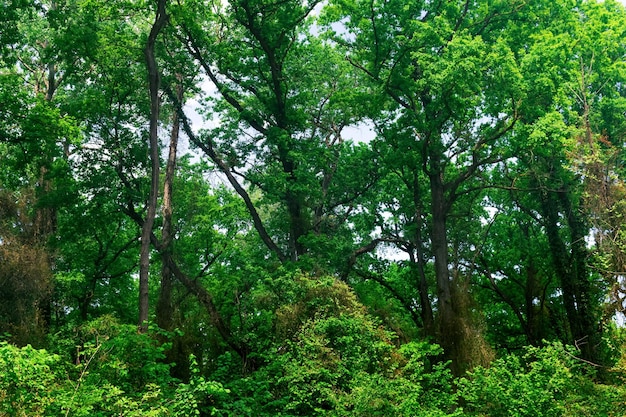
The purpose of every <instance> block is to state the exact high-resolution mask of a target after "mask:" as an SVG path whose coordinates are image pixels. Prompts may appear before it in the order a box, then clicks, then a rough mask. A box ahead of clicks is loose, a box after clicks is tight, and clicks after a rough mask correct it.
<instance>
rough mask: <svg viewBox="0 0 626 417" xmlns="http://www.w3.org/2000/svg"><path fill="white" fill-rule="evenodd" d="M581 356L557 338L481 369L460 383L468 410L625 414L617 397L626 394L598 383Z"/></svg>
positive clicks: (494, 413)
mask: <svg viewBox="0 0 626 417" xmlns="http://www.w3.org/2000/svg"><path fill="white" fill-rule="evenodd" d="M577 355H578V352H577V351H576V349H574V348H573V347H571V346H564V345H562V344H561V343H560V342H555V343H552V344H549V345H546V346H544V347H534V346H528V347H526V348H525V349H524V353H523V354H522V355H514V354H511V355H508V356H505V357H503V358H500V359H498V360H496V361H494V362H493V363H492V364H491V366H490V367H489V368H484V367H477V368H475V369H474V370H473V371H472V372H470V373H469V374H468V376H467V377H466V378H462V379H461V380H460V382H459V392H460V395H461V397H462V398H463V399H464V401H465V411H466V412H469V413H470V414H471V415H480V416H484V415H488V416H491V417H498V416H502V417H504V416H520V417H524V416H529V417H530V416H533V417H537V416H539V417H544V416H545V417H553V416H554V417H556V416H595V415H606V416H621V415H623V414H622V412H623V408H620V407H623V401H622V405H620V404H619V401H618V399H619V397H620V396H621V397H623V395H624V393H623V392H622V393H621V394H619V392H618V391H619V389H618V388H617V387H615V386H605V385H601V384H596V383H594V381H593V379H592V378H591V376H593V373H594V370H593V369H591V368H590V365H589V364H588V363H586V362H584V361H582V360H580V359H578V357H577ZM618 410H622V411H618Z"/></svg>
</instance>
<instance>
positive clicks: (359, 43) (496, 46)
mask: <svg viewBox="0 0 626 417" xmlns="http://www.w3.org/2000/svg"><path fill="white" fill-rule="evenodd" d="M516 11H517V10H516V5H514V4H511V5H509V6H505V5H499V6H498V7H495V8H487V7H478V6H476V7H471V8H470V7H469V3H467V2H453V3H449V2H448V3H445V4H444V3H432V4H431V3H422V2H418V1H416V2H410V3H408V4H407V3H406V2H404V3H397V2H365V3H362V2H358V1H356V2H336V3H332V6H331V8H330V9H329V11H328V14H329V17H328V18H329V19H330V20H331V21H333V22H335V23H334V24H335V25H337V24H339V25H341V26H342V31H341V32H338V33H337V34H336V35H335V37H334V39H335V40H336V42H338V43H340V44H342V45H344V47H345V48H346V51H347V54H348V60H349V61H350V62H351V63H352V65H353V66H354V67H355V68H357V69H358V70H359V71H360V72H361V73H362V74H363V76H364V77H365V78H366V79H367V80H368V82H369V83H370V84H371V85H372V91H373V92H375V93H377V94H381V95H382V97H383V98H382V100H381V102H382V103H384V107H382V108H381V109H380V114H383V115H385V119H382V118H380V117H377V118H376V119H375V122H374V123H376V124H378V125H380V126H381V129H380V130H379V134H380V140H381V141H382V144H381V146H390V147H392V148H393V149H394V150H395V152H396V153H397V154H398V158H400V159H405V158H407V157H408V156H407V153H408V154H409V155H412V158H413V162H412V163H411V164H410V165H409V167H413V169H414V170H415V171H416V172H414V173H411V172H410V168H408V167H407V168H406V169H405V172H406V174H403V175H404V182H405V184H406V185H407V186H408V189H407V190H406V191H404V192H405V193H406V194H408V195H415V194H416V193H421V192H422V191H420V190H424V191H423V193H425V195H426V196H427V198H425V201H427V204H428V207H429V211H430V213H429V214H430V220H429V236H428V238H429V240H430V246H431V250H432V257H433V261H434V275H435V277H436V288H437V291H436V298H437V314H438V323H439V324H438V332H437V334H438V340H439V341H440V342H441V343H442V346H443V347H444V349H445V350H446V352H447V354H448V355H449V357H451V358H454V359H456V358H460V357H461V355H462V352H463V350H464V347H463V343H464V342H469V340H467V339H465V340H464V338H465V336H464V334H463V331H462V326H461V325H460V318H461V317H463V316H464V315H465V314H466V312H465V311H461V309H460V308H459V307H460V305H457V304H458V303H457V304H455V301H454V299H453V283H452V273H451V271H450V264H451V262H450V251H451V246H450V244H451V242H450V241H449V227H450V225H449V221H450V217H451V216H452V215H453V213H454V210H455V208H456V207H457V203H458V202H459V199H460V198H461V197H463V196H464V195H472V194H474V193H476V190H478V189H480V188H481V181H480V177H481V173H482V172H484V170H485V169H487V168H488V167H490V166H492V165H494V164H496V163H498V162H499V161H502V160H503V158H504V156H505V153H504V151H503V146H504V145H505V143H506V138H507V136H508V135H509V134H510V132H511V129H512V128H513V126H514V124H515V122H516V120H517V107H518V101H519V100H520V98H521V97H522V96H523V92H522V90H521V85H520V83H521V78H520V74H519V72H518V71H517V70H516V65H517V64H516V60H515V56H514V54H513V52H512V51H511V49H510V46H509V45H508V44H507V41H506V39H505V38H503V37H502V36H501V34H502V33H503V32H502V27H503V26H504V23H505V21H506V19H507V16H508V15H509V14H513V13H515V12H516ZM337 22H340V23H337ZM494 68H497V70H491V69H494ZM390 135H393V139H390ZM394 146H397V148H395V147H394ZM400 154H403V155H402V156H400ZM418 170H419V171H418ZM418 172H421V174H418ZM420 175H421V176H420ZM411 177H413V178H414V179H413V180H411ZM424 180H425V181H426V184H423V185H422V184H420V181H424ZM418 200H419V201H420V203H419V205H418V206H416V208H417V209H419V207H420V206H421V204H423V203H422V202H421V201H423V200H422V197H419V199H418ZM413 204H414V203H413ZM406 211H407V212H408V211H409V210H406ZM457 365H458V366H460V363H458V364H457Z"/></svg>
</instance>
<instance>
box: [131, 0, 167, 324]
mask: <svg viewBox="0 0 626 417" xmlns="http://www.w3.org/2000/svg"><path fill="white" fill-rule="evenodd" d="M165 4H166V0H159V1H158V5H157V13H156V17H155V21H154V23H153V25H152V29H151V30H150V35H149V36H148V42H147V44H146V47H145V49H144V56H145V59H146V66H147V69H148V86H149V92H150V132H149V135H150V137H149V143H150V165H151V170H150V172H151V176H150V179H151V183H150V195H149V198H148V211H147V214H146V220H145V221H144V223H143V227H142V231H141V252H140V257H139V323H138V330H139V332H145V331H146V330H147V321H148V309H149V300H148V289H149V288H148V273H149V269H150V234H151V233H152V227H153V226H154V218H155V216H156V206H157V198H158V193H159V164H160V160H159V141H158V124H159V107H160V103H159V83H160V77H159V69H158V66H157V62H156V57H155V55H154V45H155V43H156V38H157V36H158V35H159V32H160V31H161V29H163V27H164V26H165V25H166V24H167V20H168V16H167V14H166V11H165Z"/></svg>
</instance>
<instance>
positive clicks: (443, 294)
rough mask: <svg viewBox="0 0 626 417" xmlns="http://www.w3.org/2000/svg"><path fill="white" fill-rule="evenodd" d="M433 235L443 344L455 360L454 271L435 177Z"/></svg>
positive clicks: (442, 198) (442, 197)
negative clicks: (451, 280)
mask: <svg viewBox="0 0 626 417" xmlns="http://www.w3.org/2000/svg"><path fill="white" fill-rule="evenodd" d="M430 185H431V197H432V234H431V244H432V251H433V256H434V258H435V278H436V281H437V309H438V313H439V341H440V343H441V345H442V347H443V348H444V350H445V351H446V352H447V354H448V355H450V357H451V358H453V357H454V352H455V350H456V345H457V340H456V336H455V333H456V329H455V327H456V320H455V314H454V308H453V305H452V289H451V283H450V270H449V269H448V237H447V230H446V216H447V213H446V212H447V210H446V202H445V194H444V187H443V183H442V181H441V178H440V176H439V175H437V174H434V175H431V178H430Z"/></svg>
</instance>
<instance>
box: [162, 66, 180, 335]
mask: <svg viewBox="0 0 626 417" xmlns="http://www.w3.org/2000/svg"><path fill="white" fill-rule="evenodd" d="M177 78H178V80H179V82H180V76H179V77H177ZM176 95H177V99H178V102H179V103H182V101H183V87H182V84H180V83H179V85H178V86H177V88H176ZM179 132H180V119H179V118H178V113H177V112H174V114H173V115H172V132H171V135H170V146H169V153H168V157H167V165H166V168H165V182H164V185H163V228H162V232H161V248H162V249H161V251H162V252H166V253H168V254H171V253H172V250H173V248H172V240H173V238H174V230H173V227H172V211H173V209H172V190H173V183H174V174H175V171H176V152H177V149H178V135H179ZM173 281H174V277H173V273H172V271H171V269H170V266H169V264H168V263H167V262H163V265H162V267H161V291H160V292H159V300H158V301H157V306H156V320H157V325H158V326H159V327H160V328H162V329H164V330H172V329H173V314H174V307H173V305H172V286H173Z"/></svg>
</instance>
